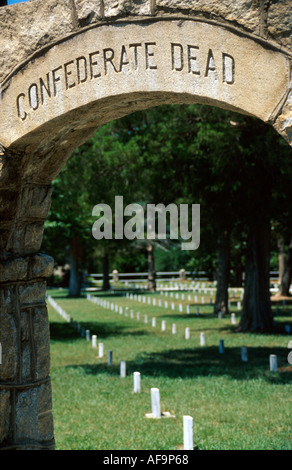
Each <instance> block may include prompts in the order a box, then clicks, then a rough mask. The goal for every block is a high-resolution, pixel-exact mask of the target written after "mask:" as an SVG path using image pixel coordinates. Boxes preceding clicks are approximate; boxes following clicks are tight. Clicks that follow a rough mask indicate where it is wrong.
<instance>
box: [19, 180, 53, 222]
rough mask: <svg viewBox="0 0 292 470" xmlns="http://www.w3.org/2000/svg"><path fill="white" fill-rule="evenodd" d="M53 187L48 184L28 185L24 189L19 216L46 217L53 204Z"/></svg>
mask: <svg viewBox="0 0 292 470" xmlns="http://www.w3.org/2000/svg"><path fill="white" fill-rule="evenodd" d="M51 195H52V188H51V187H48V186H43V187H42V186H26V187H24V188H23V190H22V194H21V196H20V198H21V204H20V205H19V211H18V214H17V216H18V217H19V218H20V217H21V218H35V219H45V218H46V217H47V216H48V214H49V210H50V206H51Z"/></svg>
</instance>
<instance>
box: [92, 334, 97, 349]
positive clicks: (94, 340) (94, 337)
mask: <svg viewBox="0 0 292 470" xmlns="http://www.w3.org/2000/svg"><path fill="white" fill-rule="evenodd" d="M96 340H97V336H96V335H92V347H93V348H96Z"/></svg>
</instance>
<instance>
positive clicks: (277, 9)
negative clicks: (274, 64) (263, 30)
mask: <svg viewBox="0 0 292 470" xmlns="http://www.w3.org/2000/svg"><path fill="white" fill-rule="evenodd" d="M267 27H268V32H269V34H270V35H271V36H272V37H273V38H275V39H276V40H277V41H278V42H279V43H281V44H283V45H284V46H286V47H290V48H291V45H292V3H291V1H290V0H279V1H277V2H272V3H271V5H270V6H269V9H268V17H267Z"/></svg>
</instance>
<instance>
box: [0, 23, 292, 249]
mask: <svg viewBox="0 0 292 470" xmlns="http://www.w3.org/2000/svg"><path fill="white" fill-rule="evenodd" d="M135 44H136V46H133V45H135ZM247 50H248V54H247V53H246V51H247ZM289 73H290V72H289V63H288V57H287V56H285V55H284V54H282V53H281V52H276V51H274V50H273V49H270V50H269V49H268V48H267V47H266V45H265V44H264V45H261V44H260V43H259V42H256V41H253V40H252V39H250V38H248V37H244V36H242V35H238V34H236V33H235V32H232V31H229V30H228V29H226V28H224V27H223V26H217V25H213V24H206V23H202V22H196V21H191V20H186V21H183V22H181V21H179V20H176V21H172V22H170V21H167V20H165V21H163V20H161V21H160V22H159V28H157V22H156V21H152V20H149V22H147V23H143V25H142V26H140V25H139V24H134V23H130V24H121V25H120V26H119V27H118V28H115V26H114V25H104V26H100V27H99V28H92V29H89V30H87V31H85V32H84V33H83V34H82V35H77V36H74V37H71V38H70V39H69V40H68V41H64V42H62V43H61V44H59V45H58V46H57V47H53V48H52V49H50V50H48V51H47V52H46V53H45V54H44V55H42V56H41V57H39V58H36V59H35V60H34V61H33V62H32V63H30V64H28V65H27V67H26V68H25V70H24V71H23V73H21V74H18V75H17V76H15V77H14V78H13V79H12V80H11V83H10V85H9V88H8V89H7V90H6V91H5V93H4V94H3V98H2V115H3V117H4V119H5V123H6V124H5V129H3V130H2V128H1V127H0V140H1V141H2V142H4V144H5V145H6V146H9V145H11V143H13V142H15V141H16V142H17V146H20V142H21V138H22V136H23V137H24V138H25V142H26V140H27V137H28V136H29V135H33V136H34V139H36V138H37V136H38V139H39V141H38V143H37V141H35V146H36V147H37V149H38V151H39V154H40V155H41V152H42V151H44V152H45V155H50V154H51V152H52V154H53V148H51V149H50V147H48V148H46V147H45V145H44V126H45V124H46V123H48V127H49V128H50V125H51V124H50V123H51V122H53V123H54V133H53V134H51V132H49V131H48V134H47V139H48V140H49V139H50V138H53V141H52V143H51V145H53V146H54V147H56V142H57V140H56V136H59V135H60V140H61V142H60V144H62V143H64V145H68V146H70V140H71V139H72V136H70V137H68V133H69V134H72V132H71V130H72V128H73V129H74V128H81V127H83V129H84V130H85V129H86V128H87V126H88V125H89V126H90V128H91V129H93V128H94V122H96V127H97V126H98V125H100V124H103V123H104V122H107V121H108V120H110V119H113V118H116V117H117V116H116V113H117V108H118V109H119V110H120V109H121V105H120V103H119V104H118V102H120V100H124V97H126V96H128V97H130V96H133V95H134V94H135V95H136V100H135V101H136V102H138V101H139V98H140V99H141V101H142V102H143V101H146V100H147V99H148V100H149V101H151V99H152V102H153V106H154V105H156V102H157V101H155V99H156V96H155V93H160V94H162V93H164V94H165V96H166V97H167V102H171V100H173V102H175V98H174V97H175V96H176V97H179V95H180V96H181V103H185V102H186V97H187V96H188V97H189V102H203V103H208V104H213V105H217V106H221V107H224V108H226V109H232V110H237V111H239V112H244V113H247V114H251V115H254V116H256V117H258V118H260V119H262V120H264V121H269V120H270V117H271V114H272V113H273V112H274V110H275V108H276V107H277V106H278V104H279V102H280V100H281V98H282V95H283V90H285V89H286V88H287V87H288V84H289V80H290V78H289ZM44 83H46V86H47V87H48V88H49V93H48V91H45V88H44ZM48 95H50V96H48ZM110 99H115V101H114V103H115V105H116V109H113V114H112V115H110V114H105V112H104V111H102V112H101V110H102V105H103V104H104V105H105V107H106V108H107V110H108V109H109V104H110ZM106 100H108V103H107V102H106ZM131 101H132V99H131V98H129V99H128V102H129V103H130V102H131ZM178 101H179V100H178ZM160 102H161V103H162V102H163V100H160ZM11 103H14V106H11ZM84 106H87V113H86V114H85V113H84V112H83V108H82V107H84ZM142 107H143V103H142V106H141V108H142ZM65 114H66V120H64V118H63V116H64V115H65ZM58 119H59V121H58ZM86 120H87V122H86ZM7 128H8V129H7ZM62 133H64V135H63V136H62ZM81 135H82V134H81ZM61 136H62V137H61ZM32 142H33V141H32ZM48 143H49V141H48ZM74 144H75V146H77V145H78V144H80V142H79V143H78V141H76V142H74ZM38 146H41V148H40V147H38ZM35 151H36V149H35ZM44 158H46V157H44ZM41 162H42V159H41V158H40V156H38V157H36V158H35V159H32V164H31V165H27V166H29V168H30V173H29V175H30V178H34V174H33V170H34V171H35V173H36V174H38V173H39V166H38V165H39V164H40V165H41ZM33 163H34V165H33ZM48 166H49V165H48V164H47V165H46V167H48ZM25 175H26V177H27V173H26V172H25ZM30 228H31V229H33V231H34V229H35V228H36V227H34V226H31V227H30ZM27 229H29V227H28V228H27ZM33 231H30V232H29V236H28V237H27V241H28V240H29V239H32V237H34V232H33ZM23 238H24V237H23V235H21V237H19V239H21V240H23ZM32 249H35V245H34V243H32ZM37 250H38V248H36V251H37Z"/></svg>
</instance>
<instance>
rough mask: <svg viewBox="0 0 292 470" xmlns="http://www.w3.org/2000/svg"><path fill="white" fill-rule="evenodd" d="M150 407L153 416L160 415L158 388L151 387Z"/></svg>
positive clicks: (158, 416)
mask: <svg viewBox="0 0 292 470" xmlns="http://www.w3.org/2000/svg"><path fill="white" fill-rule="evenodd" d="M151 408H152V415H153V418H160V417H161V409H160V394H159V389H158V388H151Z"/></svg>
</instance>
